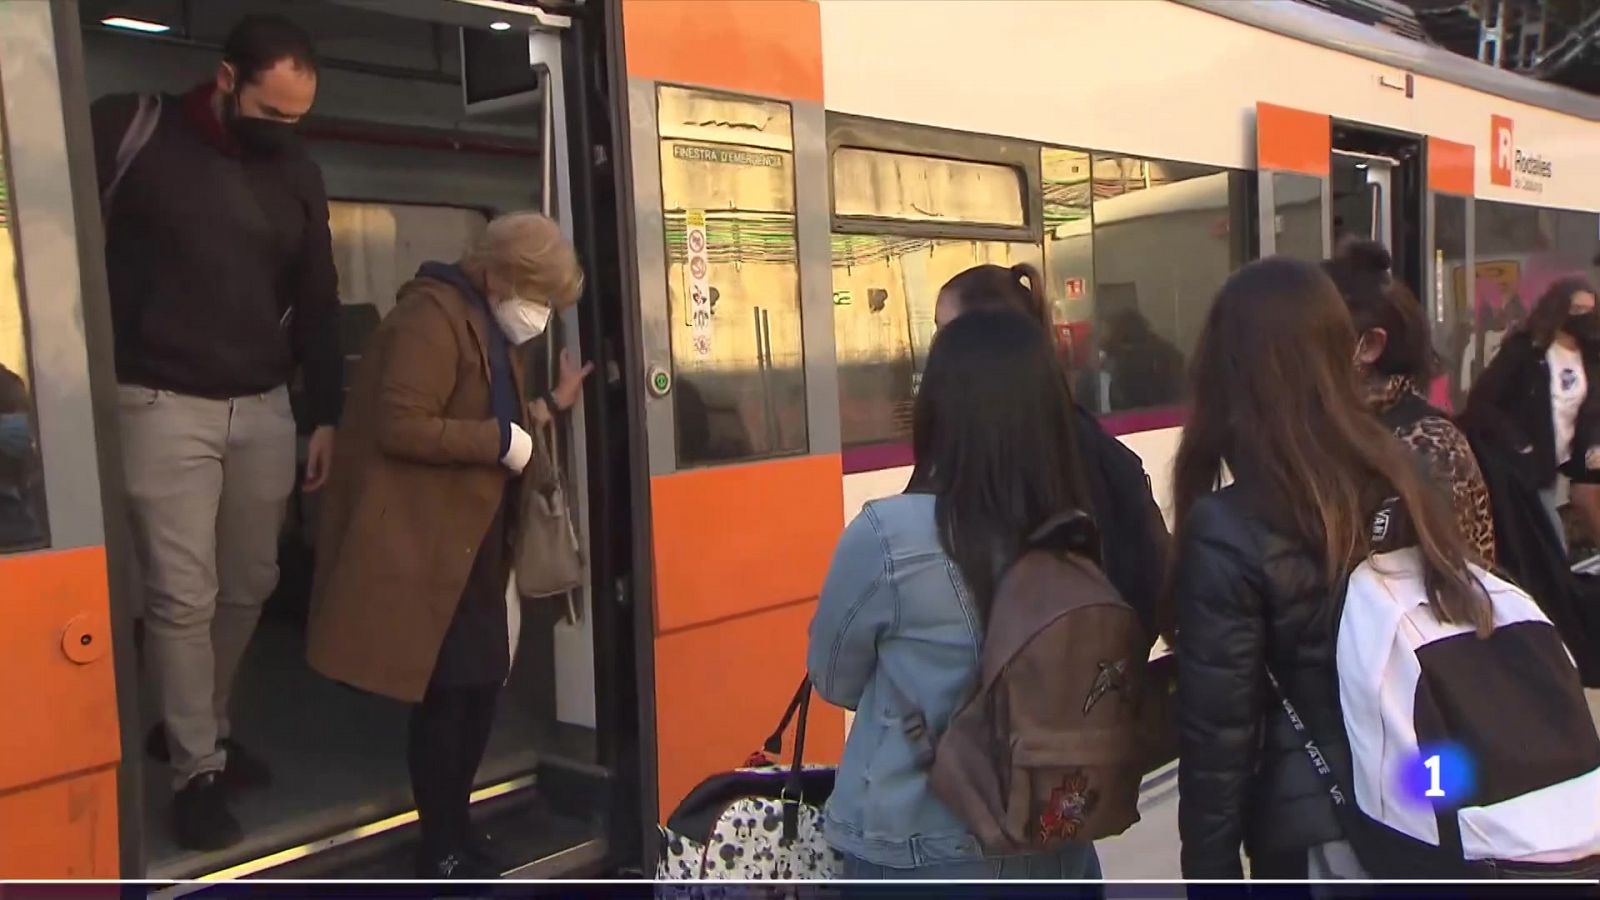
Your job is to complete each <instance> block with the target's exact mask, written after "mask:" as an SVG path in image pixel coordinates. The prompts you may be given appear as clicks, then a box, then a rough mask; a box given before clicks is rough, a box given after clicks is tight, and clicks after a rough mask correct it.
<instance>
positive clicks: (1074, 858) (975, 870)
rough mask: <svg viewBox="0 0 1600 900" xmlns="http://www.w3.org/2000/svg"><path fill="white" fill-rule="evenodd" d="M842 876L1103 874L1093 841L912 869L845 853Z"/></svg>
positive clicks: (1060, 877) (1093, 877) (1091, 877)
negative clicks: (1049, 849)
mask: <svg viewBox="0 0 1600 900" xmlns="http://www.w3.org/2000/svg"><path fill="white" fill-rule="evenodd" d="M843 877H844V878H845V880H847V881H883V880H894V879H899V880H904V881H1028V880H1032V881H1078V880H1083V881H1099V880H1100V879H1101V878H1103V877H1104V876H1103V875H1101V873H1100V856H1099V854H1097V853H1095V850H1094V844H1073V845H1071V846H1068V847H1066V848H1065V849H1063V850H1059V851H1057V852H1055V853H1038V854H1034V855H1032V856H996V857H991V858H989V859H974V860H960V861H952V862H939V863H930V864H928V865H925V866H918V867H917V868H915V869H895V868H890V867H889V866H880V865H878V864H877V863H870V862H867V861H866V860H864V859H859V858H857V857H854V856H850V855H848V854H846V855H845V857H844V872H843Z"/></svg>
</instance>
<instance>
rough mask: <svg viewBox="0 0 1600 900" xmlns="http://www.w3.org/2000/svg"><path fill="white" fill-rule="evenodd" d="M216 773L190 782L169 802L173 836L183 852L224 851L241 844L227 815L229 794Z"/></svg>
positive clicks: (237, 830) (236, 824)
mask: <svg viewBox="0 0 1600 900" xmlns="http://www.w3.org/2000/svg"><path fill="white" fill-rule="evenodd" d="M217 776H218V773H216V772H202V773H200V774H199V775H196V776H195V777H193V778H191V779H189V783H188V784H186V785H184V786H183V789H182V790H180V791H178V793H177V794H176V795H174V796H173V798H172V823H173V832H174V834H175V835H176V837H177V838H178V845H179V846H181V847H183V848H184V849H185V850H223V849H226V848H228V847H232V846H233V845H234V844H237V843H239V842H240V841H241V840H244V831H243V829H241V828H240V827H239V820H238V819H235V818H234V817H233V813H231V812H229V811H228V794H227V790H226V789H225V788H224V787H223V786H222V780H221V779H220V778H219V777H217Z"/></svg>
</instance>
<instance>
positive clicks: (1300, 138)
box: [1256, 103, 1333, 261]
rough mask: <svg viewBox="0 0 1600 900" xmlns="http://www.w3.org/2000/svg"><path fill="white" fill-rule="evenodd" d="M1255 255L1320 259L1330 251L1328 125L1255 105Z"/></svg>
mask: <svg viewBox="0 0 1600 900" xmlns="http://www.w3.org/2000/svg"><path fill="white" fill-rule="evenodd" d="M1256 168H1257V170H1258V178H1259V180H1258V182H1257V199H1258V203H1259V214H1260V228H1259V229H1258V233H1259V235H1260V253H1261V255H1262V256H1272V255H1274V254H1281V255H1284V256H1292V257H1294V258H1296V259H1304V260H1309V261H1317V260H1321V259H1325V258H1327V256H1328V253H1329V251H1330V250H1331V248H1332V235H1331V232H1330V229H1329V225H1330V224H1331V222H1332V213H1331V209H1332V205H1333V193H1332V186H1331V184H1330V176H1331V174H1332V169H1333V167H1332V121H1331V120H1330V119H1329V117H1328V116H1325V115H1321V114H1319V113H1312V112H1305V111H1304V110H1298V109H1290V108H1288V107H1285V106H1274V105H1273V104H1270V103H1258V104H1256Z"/></svg>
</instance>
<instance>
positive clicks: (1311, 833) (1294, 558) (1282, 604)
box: [1174, 485, 1350, 879]
mask: <svg viewBox="0 0 1600 900" xmlns="http://www.w3.org/2000/svg"><path fill="white" fill-rule="evenodd" d="M1263 508H1266V507H1265V506H1264V505H1263V504H1259V503H1255V502H1252V501H1251V499H1250V498H1249V494H1248V492H1247V491H1246V489H1245V488H1243V487H1241V486H1238V485H1234V486H1230V487H1227V488H1224V489H1223V490H1221V491H1219V492H1217V493H1216V494H1213V495H1211V496H1208V497H1206V498H1204V499H1202V500H1200V501H1199V502H1198V503H1196V504H1195V506H1194V508H1193V509H1192V510H1191V511H1190V512H1189V514H1188V516H1187V520H1186V521H1185V522H1184V523H1183V524H1182V526H1181V528H1180V530H1179V533H1180V538H1179V544H1178V547H1177V550H1176V552H1177V563H1176V569H1175V575H1176V581H1175V585H1176V591H1175V597H1174V599H1175V602H1176V605H1177V609H1176V615H1177V621H1178V631H1177V657H1178V739H1179V753H1180V756H1179V768H1178V785H1179V794H1178V831H1179V836H1180V838H1181V840H1182V844H1183V851H1182V863H1183V875H1184V877H1185V878H1218V879H1228V878H1240V877H1242V867H1241V865H1240V860H1239V849H1240V846H1241V845H1243V846H1244V847H1245V848H1246V850H1247V852H1248V853H1249V854H1250V856H1251V857H1252V858H1253V859H1256V858H1261V857H1264V856H1266V855H1268V854H1272V855H1278V854H1287V855H1293V854H1295V853H1299V856H1300V858H1301V859H1303V858H1304V853H1303V852H1300V851H1303V850H1304V849H1306V848H1309V847H1312V846H1315V845H1317V844H1321V843H1325V842H1327V841H1332V840H1338V839H1339V838H1340V837H1341V834H1342V829H1341V828H1340V827H1339V823H1338V820H1337V819H1336V818H1335V815H1334V810H1333V805H1332V804H1331V803H1330V802H1329V800H1328V795H1327V791H1326V788H1325V787H1324V785H1323V783H1322V781H1321V779H1320V776H1318V775H1317V773H1316V771H1315V770H1314V769H1313V768H1312V766H1311V761H1310V759H1309V758H1308V757H1307V755H1306V752H1305V750H1304V749H1303V747H1302V742H1301V741H1299V740H1297V738H1296V735H1295V733H1294V731H1293V730H1292V729H1291V727H1290V726H1289V722H1288V719H1287V717H1286V716H1285V715H1284V713H1283V710H1282V707H1281V706H1280V705H1279V703H1278V702H1277V699H1276V697H1275V696H1274V695H1273V692H1272V688H1271V686H1270V685H1269V684H1268V682H1267V679H1266V672H1267V667H1268V666H1270V667H1271V670H1272V672H1273V674H1274V675H1276V676H1277V678H1278V680H1279V682H1280V683H1282V684H1283V686H1284V689H1285V690H1286V691H1288V693H1289V699H1290V700H1291V701H1292V702H1293V703H1294V705H1295V708H1296V710H1297V711H1298V712H1299V713H1300V716H1301V718H1302V719H1303V720H1304V721H1305V722H1306V724H1307V727H1309V728H1310V729H1311V733H1312V736H1313V737H1314V738H1315V739H1316V741H1317V744H1318V746H1319V747H1321V748H1322V750H1323V752H1324V754H1325V755H1326V757H1327V759H1328V762H1329V763H1330V765H1332V767H1333V770H1334V772H1336V773H1338V774H1339V777H1340V779H1341V781H1342V782H1343V783H1345V784H1348V783H1349V777H1350V751H1349V746H1348V744H1347V742H1346V740H1345V737H1344V729H1343V726H1342V718H1341V716H1340V713H1339V706H1338V686H1337V675H1336V673H1335V671H1334V668H1333V654H1334V637H1335V629H1336V626H1337V611H1338V605H1337V603H1335V601H1334V591H1335V589H1336V588H1335V587H1334V586H1333V585H1331V584H1330V579H1329V578H1328V577H1327V576H1326V575H1324V573H1323V571H1322V569H1323V565H1322V563H1321V561H1320V559H1319V558H1318V556H1319V555H1314V554H1313V553H1312V552H1311V551H1310V550H1309V549H1308V548H1306V547H1305V546H1303V545H1302V544H1301V543H1300V542H1298V541H1296V540H1294V539H1292V538H1289V537H1287V536H1286V535H1285V534H1284V532H1283V531H1281V530H1279V529H1275V528H1273V527H1272V526H1270V525H1269V524H1268V523H1267V521H1266V520H1265V519H1264V518H1263V517H1262V516H1261V515H1259V514H1258V513H1257V510H1260V509H1263ZM1330 726H1331V727H1330Z"/></svg>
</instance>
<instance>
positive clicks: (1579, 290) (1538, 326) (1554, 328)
mask: <svg viewBox="0 0 1600 900" xmlns="http://www.w3.org/2000/svg"><path fill="white" fill-rule="evenodd" d="M1592 293H1594V286H1593V285H1591V284H1590V283H1589V281H1588V279H1586V278H1582V277H1580V276H1571V277H1567V278H1563V279H1561V280H1560V281H1557V282H1556V283H1555V284H1552V285H1550V286H1549V287H1548V288H1546V289H1545V292H1544V293H1543V294H1540V295H1539V300H1538V301H1537V302H1536V303H1534V304H1533V309H1532V310H1530V311H1529V312H1528V319H1527V321H1526V322H1524V323H1523V326H1522V330H1523V331H1526V332H1527V333H1528V336H1529V337H1531V338H1533V343H1534V345H1535V346H1538V347H1549V346H1550V343H1551V342H1552V341H1554V340H1555V339H1556V332H1558V331H1560V330H1561V329H1562V327H1564V326H1565V325H1566V324H1567V316H1569V315H1571V313H1572V298H1573V296H1574V295H1576V294H1592Z"/></svg>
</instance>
